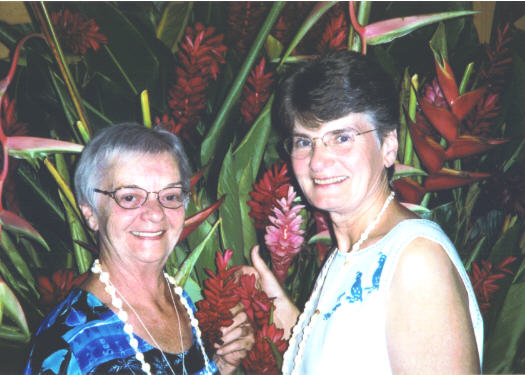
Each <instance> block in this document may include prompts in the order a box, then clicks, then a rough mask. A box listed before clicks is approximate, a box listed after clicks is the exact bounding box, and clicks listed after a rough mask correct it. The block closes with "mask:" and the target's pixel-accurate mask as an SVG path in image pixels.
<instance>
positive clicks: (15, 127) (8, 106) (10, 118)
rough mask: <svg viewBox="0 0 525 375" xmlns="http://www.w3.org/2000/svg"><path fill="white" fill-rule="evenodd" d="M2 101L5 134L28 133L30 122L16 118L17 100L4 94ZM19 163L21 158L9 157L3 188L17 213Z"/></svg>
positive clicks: (9, 202) (10, 207) (4, 193)
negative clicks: (16, 176) (17, 173)
mask: <svg viewBox="0 0 525 375" xmlns="http://www.w3.org/2000/svg"><path fill="white" fill-rule="evenodd" d="M1 102H2V103H1V106H2V108H1V109H2V110H1V111H0V113H2V114H3V118H2V119H1V121H0V124H2V128H3V130H4V134H5V135H6V136H8V137H13V136H23V135H26V134H27V132H28V129H27V127H28V124H27V123H25V122H19V121H18V120H17V119H16V115H15V107H16V101H15V100H14V99H13V100H10V99H9V96H8V95H7V94H4V96H3V97H2V99H1ZM19 163H20V160H19V159H15V158H12V157H10V158H9V170H8V172H7V177H6V180H5V183H4V190H3V199H5V202H6V206H7V208H8V209H9V210H10V211H12V212H15V213H19V212H20V208H19V206H18V200H17V199H16V191H17V188H16V178H15V173H16V170H17V168H18V164H19Z"/></svg>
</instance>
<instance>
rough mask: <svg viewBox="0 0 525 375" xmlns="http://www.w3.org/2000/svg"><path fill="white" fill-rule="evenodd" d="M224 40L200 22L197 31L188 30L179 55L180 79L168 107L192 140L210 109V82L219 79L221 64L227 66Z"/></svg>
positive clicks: (212, 28) (178, 73) (186, 136)
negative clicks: (207, 99) (207, 105)
mask: <svg viewBox="0 0 525 375" xmlns="http://www.w3.org/2000/svg"><path fill="white" fill-rule="evenodd" d="M222 39H223V34H219V35H215V28H214V27H211V26H210V27H208V28H207V27H205V26H204V25H202V24H201V23H197V24H195V26H194V27H193V28H192V27H189V26H188V27H187V28H186V35H185V36H184V38H183V41H182V42H181V44H180V50H179V52H177V60H178V65H177V67H176V68H175V75H176V80H175V84H173V86H172V87H171V89H170V91H169V100H168V105H169V106H170V108H171V110H172V114H173V117H174V118H175V123H176V124H177V126H178V127H182V136H183V137H184V138H186V139H191V137H192V135H193V131H194V128H195V126H196V125H197V124H198V122H199V120H200V118H201V115H202V112H203V111H204V109H205V108H206V90H207V89H208V87H209V84H210V81H211V80H212V79H217V75H218V73H219V65H220V64H224V63H225V61H224V56H223V55H224V53H225V52H226V49H227V47H226V46H225V45H224V44H223V43H222Z"/></svg>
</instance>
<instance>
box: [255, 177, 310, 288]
mask: <svg viewBox="0 0 525 375" xmlns="http://www.w3.org/2000/svg"><path fill="white" fill-rule="evenodd" d="M295 197H296V194H295V191H294V189H293V187H292V186H290V188H289V189H288V195H287V196H286V197H283V198H281V199H280V200H278V201H277V205H276V206H275V207H274V208H273V209H272V213H273V215H270V216H269V218H268V219H269V220H270V222H271V225H268V226H267V227H266V235H265V236H264V240H265V242H266V246H268V249H269V250H270V257H271V260H272V269H273V273H274V274H275V276H276V277H277V279H278V280H279V282H280V283H281V284H282V283H284V280H285V279H286V274H287V272H288V269H289V268H290V264H291V263H292V260H293V258H294V257H295V256H296V255H297V253H298V252H299V251H300V250H301V245H302V244H303V242H304V237H303V234H304V231H303V230H302V229H301V224H302V222H303V219H302V217H301V216H300V215H298V214H299V211H301V209H303V208H304V206H303V205H302V204H295V205H293V201H294V199H295Z"/></svg>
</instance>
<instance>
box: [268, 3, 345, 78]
mask: <svg viewBox="0 0 525 375" xmlns="http://www.w3.org/2000/svg"><path fill="white" fill-rule="evenodd" d="M335 4H337V1H319V2H318V3H317V4H316V5H315V7H314V8H313V9H312V11H311V12H310V14H309V15H308V17H306V19H305V20H304V22H303V24H302V25H301V27H300V28H299V31H297V34H295V36H294V38H293V39H292V41H291V42H290V45H289V46H288V48H287V49H286V52H284V55H283V57H282V59H281V62H280V64H279V66H278V67H277V70H280V68H281V66H282V65H283V64H284V63H285V62H287V61H288V60H287V59H288V57H289V56H290V55H291V54H292V52H293V50H294V49H295V47H297V45H298V44H299V43H300V42H301V40H302V39H303V38H304V36H305V35H306V33H307V32H308V31H309V30H310V29H311V28H312V27H313V26H314V25H315V24H316V22H317V21H318V20H319V18H321V17H322V16H323V14H325V13H326V12H327V11H328V10H329V9H330V8H331V7H333V6H334V5H335Z"/></svg>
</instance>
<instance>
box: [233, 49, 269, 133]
mask: <svg viewBox="0 0 525 375" xmlns="http://www.w3.org/2000/svg"><path fill="white" fill-rule="evenodd" d="M265 65H266V60H265V58H264V57H263V58H262V59H261V61H260V62H259V64H257V65H256V66H255V67H254V68H253V69H252V71H251V73H250V76H249V77H248V79H247V80H246V84H245V85H244V88H243V91H242V96H243V99H242V100H241V109H240V111H241V115H242V116H243V118H244V122H245V123H246V124H251V123H252V122H253V121H254V120H255V117H257V115H258V114H259V113H260V112H261V110H262V108H263V106H264V103H266V101H267V100H268V98H269V97H270V94H271V87H272V85H273V82H274V79H273V73H272V72H268V73H266V74H265V73H264V68H265Z"/></svg>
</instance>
